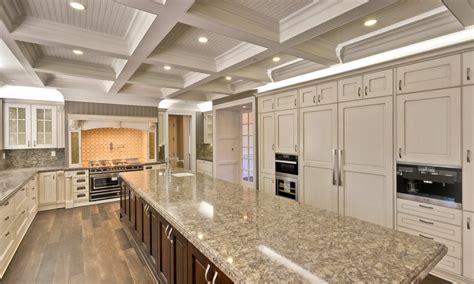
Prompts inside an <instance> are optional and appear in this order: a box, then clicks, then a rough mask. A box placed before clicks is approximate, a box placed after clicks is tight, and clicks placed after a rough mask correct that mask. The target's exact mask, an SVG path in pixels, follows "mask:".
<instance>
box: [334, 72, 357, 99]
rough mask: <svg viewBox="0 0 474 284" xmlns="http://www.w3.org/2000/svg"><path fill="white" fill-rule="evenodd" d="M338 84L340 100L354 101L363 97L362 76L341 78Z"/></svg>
mask: <svg viewBox="0 0 474 284" xmlns="http://www.w3.org/2000/svg"><path fill="white" fill-rule="evenodd" d="M337 85H338V96H339V102H345V101H353V100H358V99H361V98H362V76H356V77H351V78H346V79H342V80H339V81H338V82H337Z"/></svg>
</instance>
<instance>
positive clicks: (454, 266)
mask: <svg viewBox="0 0 474 284" xmlns="http://www.w3.org/2000/svg"><path fill="white" fill-rule="evenodd" d="M436 268H439V269H443V270H446V271H449V272H452V273H455V274H457V275H461V271H462V262H461V260H460V259H458V258H455V257H452V256H449V255H446V256H444V257H443V259H441V261H440V262H439V263H438V264H437V265H436Z"/></svg>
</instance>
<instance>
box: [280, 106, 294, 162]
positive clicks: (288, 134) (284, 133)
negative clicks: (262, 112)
mask: <svg viewBox="0 0 474 284" xmlns="http://www.w3.org/2000/svg"><path fill="white" fill-rule="evenodd" d="M297 149H298V110H296V109H293V110H283V111H277V112H275V152H277V153H284V154H297Z"/></svg>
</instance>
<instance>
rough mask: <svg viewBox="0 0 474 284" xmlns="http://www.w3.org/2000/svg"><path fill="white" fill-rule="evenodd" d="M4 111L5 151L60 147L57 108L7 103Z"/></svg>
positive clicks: (60, 129) (60, 130) (59, 125)
mask: <svg viewBox="0 0 474 284" xmlns="http://www.w3.org/2000/svg"><path fill="white" fill-rule="evenodd" d="M4 111H5V115H4V125H5V127H4V129H5V135H4V144H5V149H26V148H56V147H58V133H59V134H60V135H61V136H62V135H64V129H62V128H63V127H64V126H63V125H64V124H62V123H60V124H58V120H57V106H50V105H28V104H16V103H5V107H4ZM58 129H59V132H58ZM61 138H62V139H61V141H63V140H64V138H63V137H61ZM62 144H64V143H63V142H62Z"/></svg>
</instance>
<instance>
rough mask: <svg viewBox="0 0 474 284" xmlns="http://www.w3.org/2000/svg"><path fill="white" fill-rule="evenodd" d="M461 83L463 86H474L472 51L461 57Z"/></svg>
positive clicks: (473, 54)
mask: <svg viewBox="0 0 474 284" xmlns="http://www.w3.org/2000/svg"><path fill="white" fill-rule="evenodd" d="M462 83H463V85H471V84H474V51H470V52H466V53H464V54H463V55H462Z"/></svg>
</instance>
